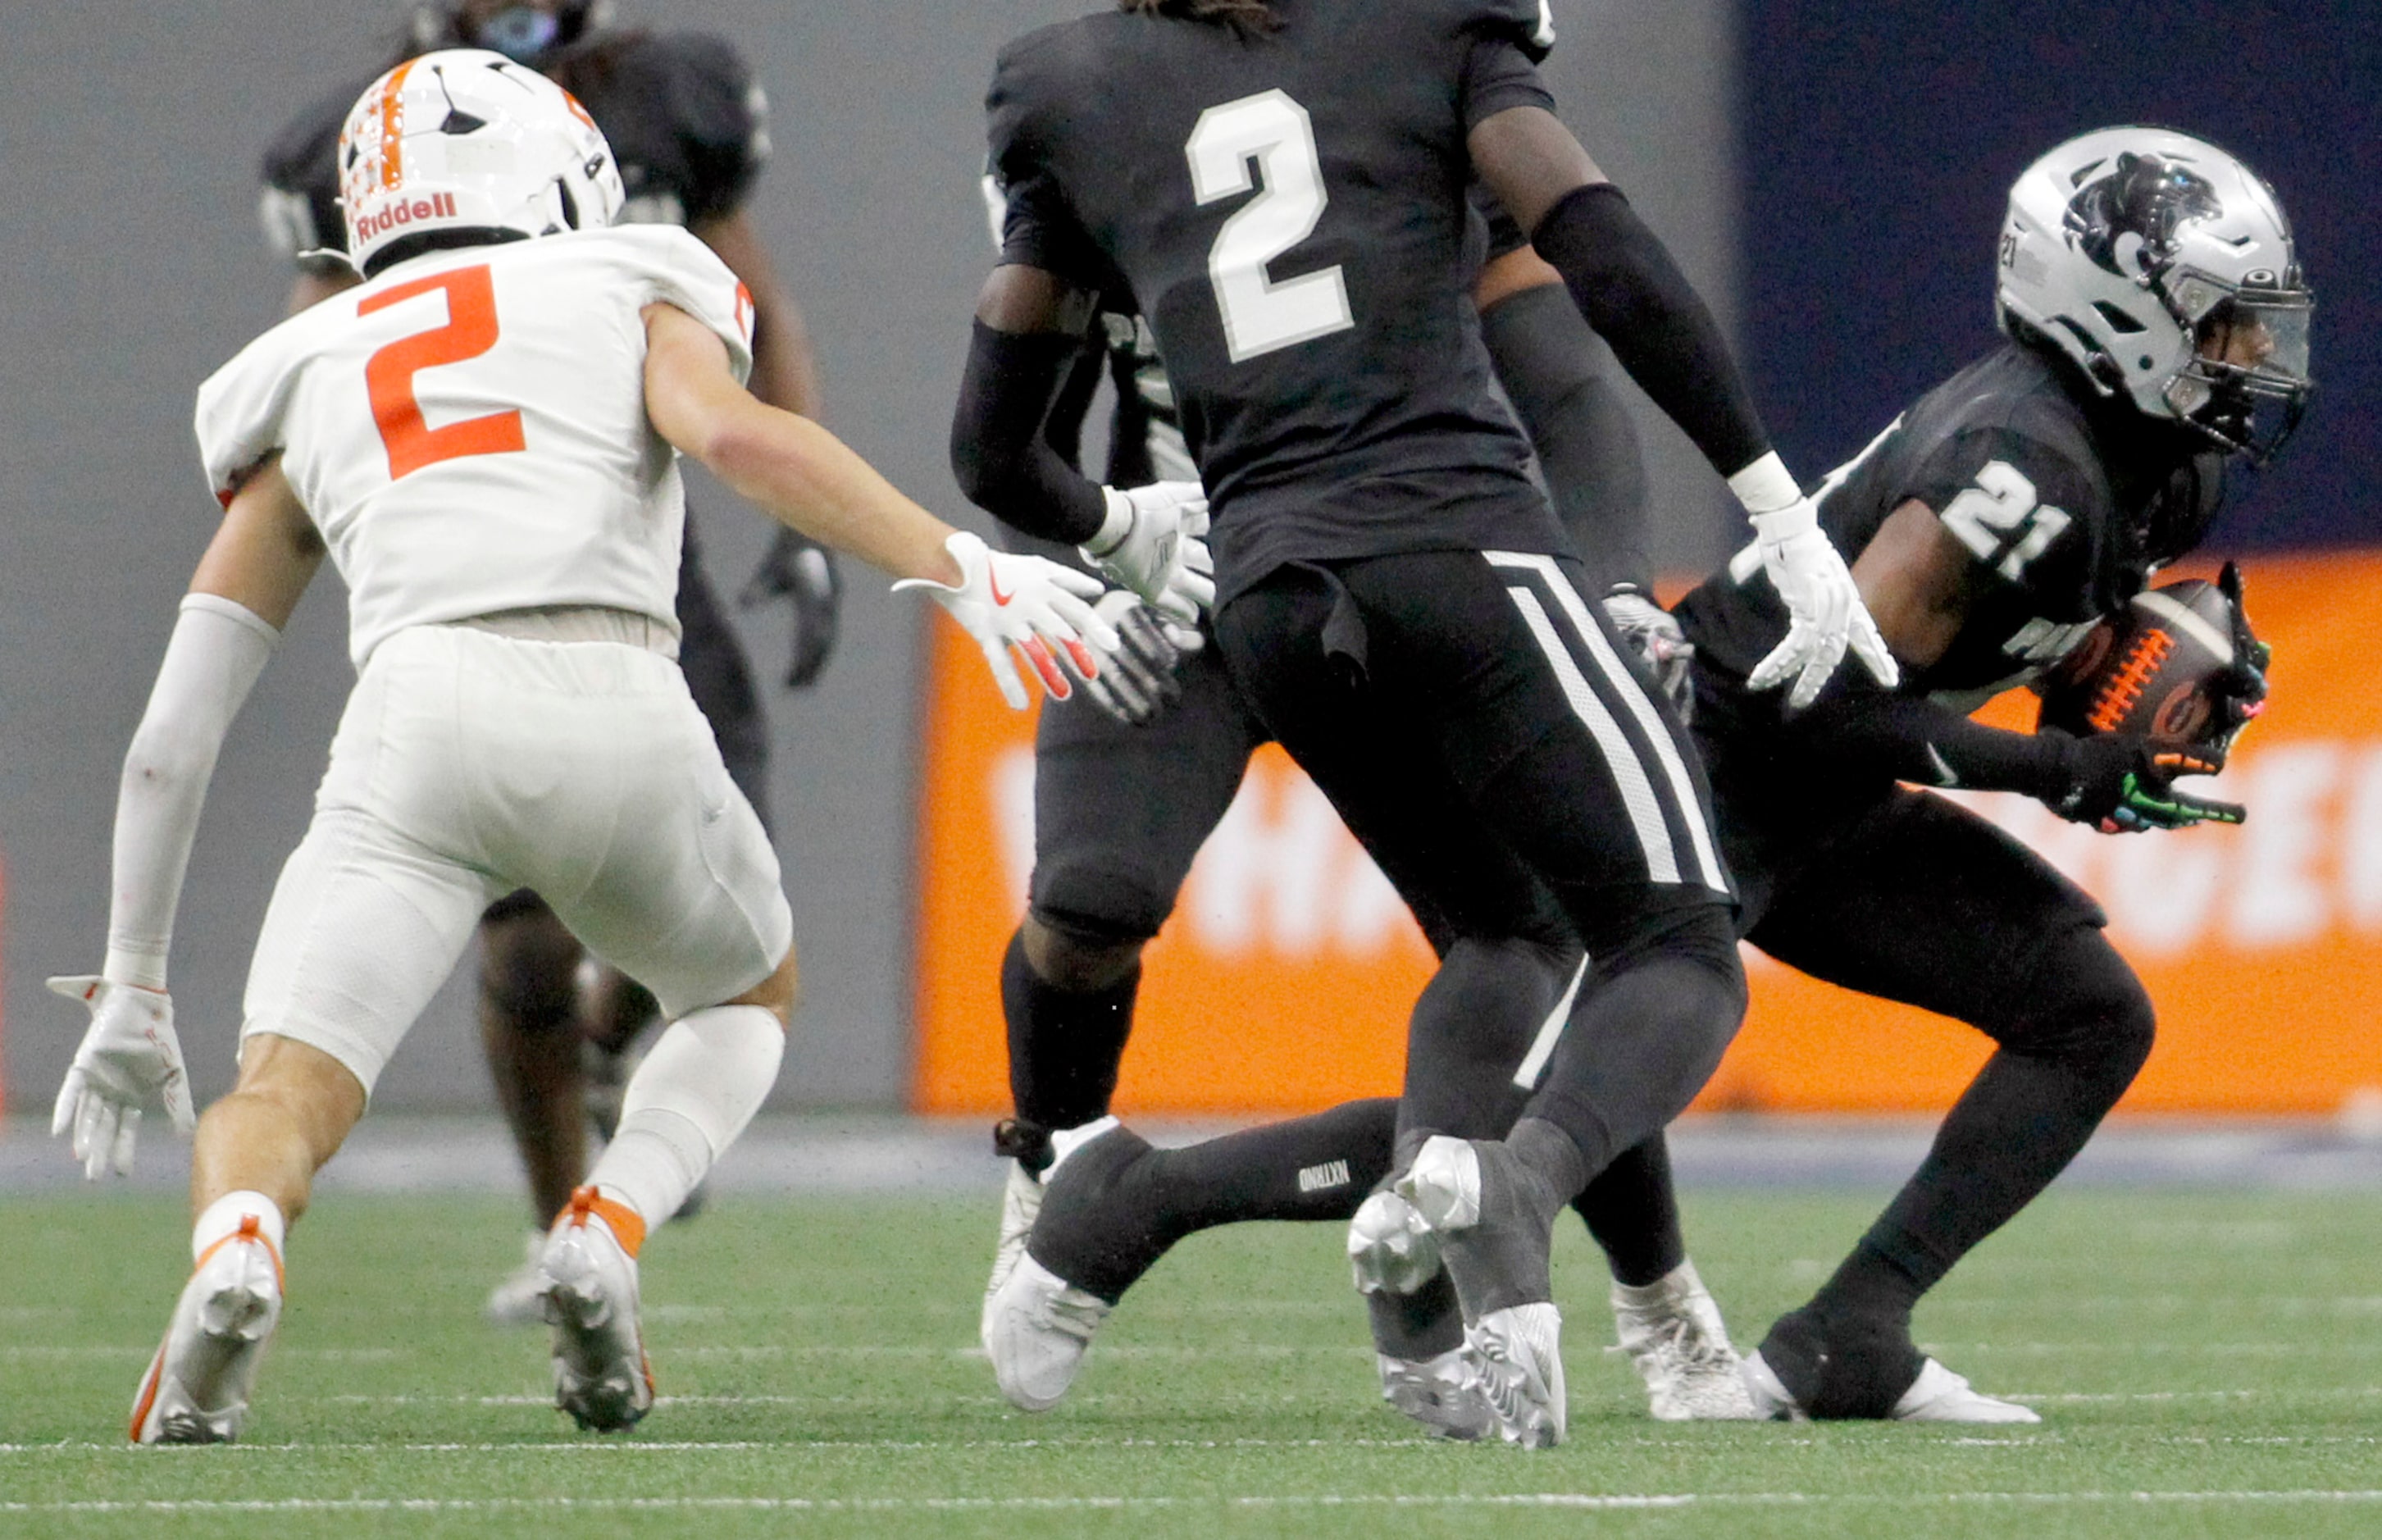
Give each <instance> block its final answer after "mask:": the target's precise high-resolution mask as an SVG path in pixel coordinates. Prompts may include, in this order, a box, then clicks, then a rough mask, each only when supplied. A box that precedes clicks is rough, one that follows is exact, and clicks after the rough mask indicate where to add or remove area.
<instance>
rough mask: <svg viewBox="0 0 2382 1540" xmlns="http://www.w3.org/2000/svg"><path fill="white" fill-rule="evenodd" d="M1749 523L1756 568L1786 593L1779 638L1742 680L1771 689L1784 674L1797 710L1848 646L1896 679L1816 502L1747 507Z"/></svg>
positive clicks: (1877, 671)
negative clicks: (1759, 509) (1783, 633)
mask: <svg viewBox="0 0 2382 1540" xmlns="http://www.w3.org/2000/svg"><path fill="white" fill-rule="evenodd" d="M1753 529H1754V539H1755V546H1756V548H1758V549H1759V550H1760V551H1761V553H1762V571H1763V572H1765V573H1769V574H1770V582H1771V585H1772V586H1773V587H1774V588H1776V589H1777V590H1778V597H1779V598H1781V599H1783V600H1784V601H1786V605H1787V639H1786V640H1785V641H1782V642H1780V643H1779V644H1778V646H1777V647H1774V648H1773V649H1772V651H1771V654H1770V656H1769V657H1767V658H1764V659H1762V661H1761V663H1760V664H1758V665H1757V666H1756V667H1755V668H1754V671H1753V673H1752V675H1751V676H1750V677H1749V678H1748V679H1747V680H1746V682H1745V683H1746V687H1747V688H1748V689H1752V690H1769V689H1775V688H1776V687H1777V686H1778V685H1780V684H1785V683H1786V682H1787V679H1788V677H1790V676H1791V677H1792V678H1793V679H1794V681H1795V687H1794V688H1793V689H1792V690H1791V691H1789V692H1788V694H1787V708H1789V709H1791V710H1799V709H1801V708H1804V707H1806V706H1809V705H1811V702H1813V701H1814V700H1817V699H1818V698H1819V696H1820V690H1821V688H1822V687H1823V685H1825V684H1827V683H1828V680H1829V678H1830V676H1832V675H1833V674H1835V672H1836V666H1837V665H1838V664H1839V663H1841V662H1843V661H1844V656H1845V649H1846V648H1847V647H1850V648H1851V649H1852V654H1853V656H1854V657H1855V658H1857V659H1860V663H1861V666H1862V667H1863V668H1865V669H1867V670H1868V671H1869V672H1870V677H1872V679H1875V680H1876V681H1877V682H1878V683H1879V684H1883V685H1885V687H1886V688H1888V689H1892V688H1893V687H1894V686H1895V685H1896V684H1898V683H1900V682H1901V679H1902V671H1901V670H1900V669H1899V668H1897V666H1896V665H1895V661H1894V655H1893V654H1892V653H1890V652H1888V651H1887V650H1886V649H1885V637H1883V636H1881V635H1879V634H1878V630H1877V622H1875V621H1872V620H1871V619H1870V616H1869V609H1868V607H1867V606H1865V605H1863V604H1862V603H1861V597H1860V589H1859V588H1857V587H1855V586H1854V585H1853V574H1852V571H1851V569H1850V568H1848V567H1847V566H1846V565H1845V559H1844V558H1843V557H1842V556H1840V555H1838V554H1837V553H1836V547H1835V546H1833V545H1831V544H1829V542H1828V537H1827V536H1826V535H1824V534H1823V533H1822V532H1821V529H1820V512H1819V509H1818V508H1817V507H1816V506H1814V505H1813V503H1812V501H1811V499H1809V498H1803V499H1799V500H1798V501H1796V502H1795V503H1793V504H1791V505H1789V506H1788V507H1786V508H1782V509H1779V510H1778V511H1776V512H1773V513H1756V514H1754V515H1753Z"/></svg>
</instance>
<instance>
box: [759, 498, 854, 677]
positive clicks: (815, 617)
mask: <svg viewBox="0 0 2382 1540" xmlns="http://www.w3.org/2000/svg"><path fill="white" fill-rule="evenodd" d="M772 599H783V600H784V601H785V602H786V607H787V608H788V609H789V610H792V611H793V616H794V645H793V652H792V657H791V659H789V661H788V662H787V664H786V688H787V689H789V690H800V689H804V688H805V687H807V686H809V685H810V684H814V683H816V682H817V679H818V676H819V671H820V670H822V669H824V668H826V667H827V660H828V659H829V657H830V656H832V655H833V654H834V652H835V642H836V635H837V633H838V631H839V629H840V623H839V622H840V621H841V611H842V608H843V579H842V577H841V574H840V573H837V571H836V569H835V552H834V551H832V550H829V548H827V547H825V546H823V545H821V544H819V543H818V542H817V540H814V539H812V538H811V537H810V536H807V535H804V533H802V532H801V531H800V530H797V529H787V528H780V530H779V531H778V536H777V538H776V539H775V540H773V541H771V542H770V544H769V549H768V553H767V555H765V556H763V557H762V558H761V564H760V565H759V566H758V567H755V568H754V569H753V576H752V578H751V580H750V581H748V582H747V583H746V584H745V585H744V591H743V593H741V594H739V595H737V596H736V607H737V608H738V609H740V610H751V609H755V608H756V607H758V606H760V605H764V604H767V603H768V602H769V601H770V600H772Z"/></svg>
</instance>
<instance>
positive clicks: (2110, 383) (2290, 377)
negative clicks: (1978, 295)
mask: <svg viewBox="0 0 2382 1540" xmlns="http://www.w3.org/2000/svg"><path fill="white" fill-rule="evenodd" d="M1994 299H1995V314H1997V316H1998V317H1999V319H2000V321H2001V325H2002V327H2003V329H2004V330H2006V331H2008V330H2011V329H2012V327H2013V323H2016V322H2022V323H2024V324H2025V325H2026V326H2029V327H2032V329H2033V330H2034V331H2035V332H2037V333H2040V334H2041V335H2042V336H2043V337H2044V338H2045V339H2048V340H2049V341H2050V342H2051V343H2052V344H2053V345H2055V346H2057V348H2059V349H2060V350H2061V351H2064V352H2065V353H2067V354H2068V356H2069V358H2071V359H2073V360H2075V362H2076V363H2077V364H2078V365H2079V366H2080V367H2081V369H2082V370H2083V372H2084V375H2085V377H2086V378H2087V379H2089V380H2091V381H2092V382H2093V386H2094V387H2095V388H2097V389H2099V390H2100V392H2101V393H2102V394H2103V395H2104V396H2116V395H2118V394H2119V393H2120V392H2122V393H2123V394H2124V395H2126V396H2127V397H2128V398H2130V400H2132V401H2133V404H2134V406H2135V407H2136V408H2137V409H2138V410H2140V411H2141V412H2142V413H2143V414H2144V415H2146V416H2150V417H2157V418H2168V419H2173V420H2176V421H2179V422H2182V423H2186V424H2189V425H2192V427H2195V428H2197V429H2199V430H2200V431H2201V432H2202V433H2204V434H2205V435H2206V436H2207V437H2209V438H2211V439H2212V440H2214V441H2215V442H2216V444H2217V445H2218V446H2219V447H2220V448H2222V449H2224V450H2229V451H2230V452H2235V453H2241V454H2245V455H2248V456H2249V457H2250V458H2251V459H2253V461H2264V460H2265V459H2266V458H2268V457H2269V456H2271V455H2272V454H2273V453H2274V452H2275V450H2278V449H2279V448H2281V447H2282V441H2283V440H2284V439H2285V438H2287V437H2290V432H2291V430H2292V429H2293V428H2294V427H2296V426H2298V425H2299V418H2300V413H2302V410H2303V409H2304V408H2305V406H2306V404H2307V399H2308V396H2309V394H2310V392H2311V391H2312V390H2313V389H2314V382H2313V381H2312V380H2311V379H2310V378H2309V376H2308V318H2309V315H2310V313H2311V311H2312V309H2313V305H2314V300H2313V297H2312V296H2311V295H2310V293H2309V292H2308V290H2307V288H2306V286H2305V285H2304V283H2303V282H2302V279H2301V277H2300V265H2299V257H2298V254H2297V253H2296V252H2295V251H2294V249H2293V247H2292V244H2291V228H2290V222H2289V221H2287V220H2286V219H2285V218H2284V217H2283V211H2282V206H2281V205H2280V204H2279V203H2277V202H2276V200H2275V193H2274V190H2273V189H2272V188H2270V187H2268V186H2267V185H2266V184H2265V182H2263V181H2261V180H2260V179H2258V178H2257V176H2256V175H2255V174H2253V172H2252V171H2251V170H2250V168H2249V167H2248V166H2243V165H2242V164H2241V162H2240V161H2238V160H2235V159H2234V158H2233V157H2232V156H2231V155H2229V154H2226V153H2225V152H2224V151H2222V150H2220V149H2218V148H2216V146H2215V145H2213V144H2210V143H2207V142H2204V141H2202V140H2197V139H2193V138H2192V137H2191V136H2190V135H2188V134H2180V133H2175V132H2171V131H2169V130H2167V129H2145V128H2121V129H2100V130H2098V131H2096V132H2093V133H2089V134H2085V135H2083V136H2082V137H2081V138H2078V139H2071V140H2069V142H2067V143H2065V144H2062V145H2061V146H2059V147H2058V148H2057V149H2056V150H2054V151H2052V152H2051V153H2050V154H2047V155H2044V157H2043V158H2042V159H2041V160H2038V161H2036V162H2035V163H2034V164H2033V165H2032V166H2028V167H2027V168H2026V171H2025V174H2024V175H2022V176H2020V178H2019V179H2018V184H2017V185H2016V186H2015V187H2013V188H2011V189H2010V196H2009V214H2008V218H2007V219H2006V220H2005V221H2004V223H2003V226H2002V241H2001V258H2000V274H1999V282H1998V285H1997V287H1996V289H1995V295H1994ZM2204 353H2206V354H2208V355H2210V356H2204Z"/></svg>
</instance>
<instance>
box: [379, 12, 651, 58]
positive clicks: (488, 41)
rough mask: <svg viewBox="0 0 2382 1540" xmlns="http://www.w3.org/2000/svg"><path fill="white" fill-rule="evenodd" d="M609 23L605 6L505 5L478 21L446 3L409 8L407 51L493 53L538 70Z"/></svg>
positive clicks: (609, 13) (610, 21) (609, 14)
mask: <svg viewBox="0 0 2382 1540" xmlns="http://www.w3.org/2000/svg"><path fill="white" fill-rule="evenodd" d="M612 19H613V17H612V5H611V0H562V4H560V5H559V6H553V7H551V8H548V7H547V6H531V5H511V6H504V7H502V8H501V9H498V10H496V11H493V12H491V13H489V14H487V15H485V16H484V17H482V18H479V19H478V20H473V18H472V17H471V16H470V14H469V7H467V6H461V5H457V4H454V3H452V0H448V4H444V5H426V6H416V7H415V9H414V12H413V51H414V52H415V53H417V54H424V53H428V52H429V51H430V50H432V49H434V48H493V49H495V50H496V51H497V53H499V54H502V55H505V56H506V57H507V58H509V59H511V60H512V61H513V62H514V63H515V64H525V65H528V66H529V67H530V68H533V69H538V68H544V67H545V65H546V61H547V60H548V59H549V58H551V57H553V56H554V55H556V54H559V53H560V52H561V51H562V50H563V49H565V48H568V47H570V46H571V44H572V43H576V42H578V41H579V40H580V39H581V38H583V37H586V36H587V35H589V34H590V33H593V32H600V31H605V30H606V29H607V28H608V27H610V26H611V25H612Z"/></svg>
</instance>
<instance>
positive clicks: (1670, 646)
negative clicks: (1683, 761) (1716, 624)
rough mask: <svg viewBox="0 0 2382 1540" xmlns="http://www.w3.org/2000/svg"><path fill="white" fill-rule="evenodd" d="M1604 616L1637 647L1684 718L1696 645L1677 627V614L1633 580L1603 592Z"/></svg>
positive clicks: (1691, 694)
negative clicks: (1645, 593)
mask: <svg viewBox="0 0 2382 1540" xmlns="http://www.w3.org/2000/svg"><path fill="white" fill-rule="evenodd" d="M1604 618H1605V619H1606V620H1608V621H1611V622H1613V629H1614V630H1615V631H1617V632H1619V633H1621V639H1622V640H1623V641H1625V642H1627V643H1628V644H1629V645H1630V646H1631V647H1634V648H1636V649H1637V652H1638V656H1639V659H1641V660H1643V661H1644V663H1645V665H1646V670H1647V671H1648V672H1649V673H1651V674H1652V675H1653V676H1654V683H1655V684H1656V685H1658V686H1659V687H1660V688H1661V689H1662V692H1663V693H1664V695H1666V696H1670V697H1671V704H1672V705H1673V706H1675V707H1676V708H1678V711H1679V716H1680V719H1681V720H1682V721H1684V720H1686V718H1687V716H1688V713H1689V712H1690V711H1692V710H1693V709H1694V708H1695V686H1694V684H1693V681H1692V677H1691V674H1692V671H1693V669H1694V666H1695V661H1696V645H1695V644H1694V643H1693V642H1690V641H1688V634H1687V633H1686V632H1684V631H1682V630H1680V629H1679V621H1678V617H1677V616H1676V615H1674V614H1672V613H1671V612H1670V611H1669V610H1665V609H1664V608H1663V607H1662V606H1661V605H1659V604H1656V603H1655V602H1654V601H1653V600H1652V599H1651V598H1647V597H1646V596H1645V595H1644V594H1642V593H1640V592H1639V589H1638V585H1636V584H1634V583H1616V584H1615V585H1613V586H1612V587H1611V588H1610V589H1609V590H1607V591H1606V593H1605V596H1604Z"/></svg>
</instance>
